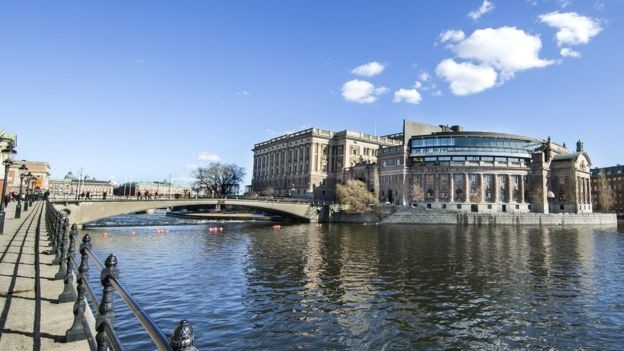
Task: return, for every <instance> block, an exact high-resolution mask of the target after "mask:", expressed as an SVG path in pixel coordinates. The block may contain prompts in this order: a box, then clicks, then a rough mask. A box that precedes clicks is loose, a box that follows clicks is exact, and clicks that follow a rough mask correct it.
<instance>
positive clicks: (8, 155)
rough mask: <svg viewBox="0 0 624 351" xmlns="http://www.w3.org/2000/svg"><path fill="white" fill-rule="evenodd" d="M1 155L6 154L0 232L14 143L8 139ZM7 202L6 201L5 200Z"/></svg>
mask: <svg viewBox="0 0 624 351" xmlns="http://www.w3.org/2000/svg"><path fill="white" fill-rule="evenodd" d="M1 152H2V155H6V159H5V160H4V161H3V162H2V164H3V165H4V182H2V201H0V234H4V218H5V217H6V212H5V210H4V203H5V196H6V191H7V181H8V178H9V167H11V165H12V164H13V158H14V157H15V154H16V153H17V151H16V150H15V145H14V144H13V141H9V144H8V145H7V147H6V148H5V149H3V150H2V151H1ZM7 204H8V202H7Z"/></svg>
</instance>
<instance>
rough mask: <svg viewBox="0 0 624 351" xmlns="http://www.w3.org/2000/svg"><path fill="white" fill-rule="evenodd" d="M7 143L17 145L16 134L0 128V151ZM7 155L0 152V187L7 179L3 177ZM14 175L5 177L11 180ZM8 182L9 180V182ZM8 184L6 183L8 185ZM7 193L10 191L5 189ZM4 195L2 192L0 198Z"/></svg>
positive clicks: (0, 187)
mask: <svg viewBox="0 0 624 351" xmlns="http://www.w3.org/2000/svg"><path fill="white" fill-rule="evenodd" d="M9 144H12V145H13V146H14V147H15V146H17V136H16V135H15V134H11V133H9V132H6V131H3V130H2V129H0V151H2V150H4V149H5V148H6V147H7V146H9ZM7 156H8V155H6V154H4V153H2V152H0V189H2V188H3V186H4V184H5V183H6V182H7V179H4V170H5V168H4V164H3V162H4V160H5V159H6V157H7ZM13 177H14V175H8V176H7V178H9V179H11V180H13ZM9 183H10V182H9ZM8 185H9V184H7V186H8ZM6 192H7V193H10V191H9V190H8V189H7V190H6ZM3 196H4V194H2V196H0V198H2V197H3Z"/></svg>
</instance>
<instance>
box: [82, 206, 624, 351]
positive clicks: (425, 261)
mask: <svg viewBox="0 0 624 351" xmlns="http://www.w3.org/2000/svg"><path fill="white" fill-rule="evenodd" d="M111 221H112V222H111ZM171 221H173V222H171ZM111 223H114V224H118V225H119V224H120V223H121V224H123V223H126V225H127V226H119V227H98V228H90V229H86V230H83V231H82V232H81V235H82V234H84V233H85V232H88V233H89V234H90V235H91V236H92V238H93V249H94V251H95V252H96V253H97V254H98V255H99V256H100V257H102V258H105V257H106V255H108V254H109V253H111V252H112V253H114V254H115V255H116V256H117V258H118V261H119V265H118V268H119V269H120V271H121V275H120V279H121V281H122V282H123V284H124V285H125V286H126V287H127V288H128V289H129V290H130V291H131V292H132V293H133V294H134V296H135V298H136V299H137V300H138V301H139V302H140V303H141V304H142V306H143V307H144V308H145V310H147V311H148V313H149V314H150V315H151V316H152V318H153V319H154V320H155V321H156V323H157V324H158V325H159V326H160V327H161V328H162V329H163V330H164V331H165V333H166V334H167V335H169V334H170V333H171V331H172V329H173V328H174V326H175V323H176V322H177V321H178V320H181V319H188V320H190V322H191V323H192V326H193V328H194V330H195V335H196V338H197V342H196V346H197V347H198V348H199V349H200V350H209V349H210V350H250V349H254V350H295V349H310V350H409V349H430V350H439V349H479V350H482V349H486V350H488V349H489V350H500V349H545V348H554V349H561V350H565V349H577V348H585V349H601V350H609V349H611V350H621V349H622V347H623V345H624V280H623V277H624V234H623V233H622V232H618V231H617V230H616V229H615V228H613V229H606V230H605V229H603V230H601V229H590V228H580V227H575V228H559V227H554V228H548V227H542V228H540V227H521V228H517V227H474V226H467V227H462V226H422V225H382V226H363V225H335V224H331V225H327V224H324V225H315V224H293V225H282V227H281V228H280V229H275V228H273V224H270V223H249V222H247V223H245V222H238V223H232V222H204V223H201V224H189V222H188V221H180V220H172V219H168V218H165V217H164V216H163V215H162V214H155V215H136V216H124V217H119V218H115V219H112V220H108V224H111ZM149 223H157V224H158V225H156V226H137V224H149ZM167 223H175V225H167ZM219 227H221V228H223V230H219V229H217V230H216V231H215V230H211V229H210V228H219ZM104 233H106V234H104ZM95 271H96V270H95V268H92V270H91V281H92V284H94V285H95V286H99V285H97V284H99V281H98V278H99V274H98V273H96V272H95ZM98 290H99V289H98ZM98 293H99V292H98ZM115 313H116V329H117V330H118V331H119V332H120V334H121V340H122V341H123V342H124V344H125V345H126V346H127V349H128V350H153V349H154V348H155V347H154V346H153V344H152V343H151V341H150V340H149V337H148V336H147V335H146V334H145V332H143V331H142V328H141V327H140V326H139V324H138V322H136V321H135V320H134V318H133V317H132V316H131V315H130V314H129V312H128V311H127V309H125V308H124V304H123V303H122V302H121V300H120V299H119V298H118V297H116V299H115Z"/></svg>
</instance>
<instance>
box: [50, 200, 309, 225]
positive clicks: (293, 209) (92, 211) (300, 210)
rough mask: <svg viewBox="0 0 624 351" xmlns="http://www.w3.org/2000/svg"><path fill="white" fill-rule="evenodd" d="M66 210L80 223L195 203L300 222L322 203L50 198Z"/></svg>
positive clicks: (71, 220) (62, 210) (73, 220)
mask: <svg viewBox="0 0 624 351" xmlns="http://www.w3.org/2000/svg"><path fill="white" fill-rule="evenodd" d="M52 203H53V204H54V207H56V209H58V210H59V211H61V212H64V213H66V214H67V216H68V218H69V223H76V224H78V225H82V224H85V223H89V222H92V221H95V220H98V219H102V218H106V217H111V216H117V215H122V214H128V213H136V212H141V211H147V210H152V209H157V208H171V207H183V206H194V205H222V206H241V207H247V208H254V209H259V210H264V211H267V212H272V213H276V214H281V215H284V216H286V217H289V218H292V219H294V220H297V221H302V222H317V221H318V217H319V215H318V213H319V212H320V211H319V210H320V206H321V205H315V204H313V203H310V202H295V201H279V200H252V199H237V198H233V199H180V200H174V199H155V200H129V199H123V200H85V201H82V200H69V201H68V200H53V201H52Z"/></svg>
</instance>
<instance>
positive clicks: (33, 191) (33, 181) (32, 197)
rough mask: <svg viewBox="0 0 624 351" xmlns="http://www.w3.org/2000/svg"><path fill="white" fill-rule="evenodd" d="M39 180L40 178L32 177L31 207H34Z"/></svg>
mask: <svg viewBox="0 0 624 351" xmlns="http://www.w3.org/2000/svg"><path fill="white" fill-rule="evenodd" d="M37 180H39V176H36V177H35V176H34V177H32V184H31V186H30V206H31V207H32V203H33V199H34V198H35V184H36V183H37Z"/></svg>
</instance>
